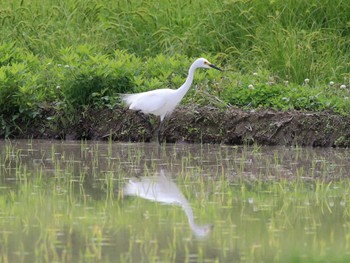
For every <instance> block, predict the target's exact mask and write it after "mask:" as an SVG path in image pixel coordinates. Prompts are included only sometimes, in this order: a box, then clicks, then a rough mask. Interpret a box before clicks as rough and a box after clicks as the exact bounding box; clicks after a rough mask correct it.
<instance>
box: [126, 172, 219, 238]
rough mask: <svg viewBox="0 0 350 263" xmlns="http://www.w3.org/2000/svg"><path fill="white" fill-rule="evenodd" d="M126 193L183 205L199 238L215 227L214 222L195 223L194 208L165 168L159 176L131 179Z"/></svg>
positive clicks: (194, 232) (189, 221)
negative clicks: (205, 223)
mask: <svg viewBox="0 0 350 263" xmlns="http://www.w3.org/2000/svg"><path fill="white" fill-rule="evenodd" d="M124 195H130V196H137V197H141V198H144V199H147V200H151V201H155V202H160V203H164V204H169V205H178V206H181V207H182V209H183V210H184V211H185V213H186V216H187V218H188V223H189V225H190V227H191V229H192V232H193V234H194V235H195V236H196V237H198V238H204V237H206V236H207V235H208V234H209V233H210V231H211V229H212V228H213V225H212V224H207V225H197V224H196V223H195V221H194V216H193V212H192V208H191V206H190V204H189V203H188V201H187V199H186V198H185V197H184V195H183V194H182V193H181V191H180V189H179V188H178V187H177V185H176V184H175V183H174V182H172V181H171V180H170V178H168V177H167V176H165V175H164V171H163V170H161V171H160V174H159V175H158V176H143V177H140V178H133V179H130V180H129V182H128V183H127V184H126V185H125V187H124Z"/></svg>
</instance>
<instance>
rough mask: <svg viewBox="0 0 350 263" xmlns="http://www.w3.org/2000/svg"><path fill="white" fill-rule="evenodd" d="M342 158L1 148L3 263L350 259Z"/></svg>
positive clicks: (25, 144)
mask: <svg viewBox="0 0 350 263" xmlns="http://www.w3.org/2000/svg"><path fill="white" fill-rule="evenodd" d="M349 159H350V154H349V151H348V150H347V149H331V148H329V149H328V148H327V149H318V148H300V147H293V148H288V147H259V146H251V147H244V146H242V147H233V146H224V145H194V144H168V145H162V146H159V145H157V144H142V143H108V142H58V141H37V140H31V141H26V140H25V141H1V142H0V180H1V186H0V204H1V205H0V251H1V260H0V261H1V262H349V260H350V254H349V253H350V229H349V228H350V220H349V219H350V214H349V212H350V210H349V202H350V200H349V187H350V183H349V182H350V181H349V179H348V178H349V171H350V170H349V168H350V160H349Z"/></svg>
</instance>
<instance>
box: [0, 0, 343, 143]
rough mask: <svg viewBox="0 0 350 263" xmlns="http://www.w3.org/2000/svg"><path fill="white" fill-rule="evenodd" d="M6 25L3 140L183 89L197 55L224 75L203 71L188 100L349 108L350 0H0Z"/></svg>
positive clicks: (0, 69)
mask: <svg viewBox="0 0 350 263" xmlns="http://www.w3.org/2000/svg"><path fill="white" fill-rule="evenodd" d="M0 23H1V30H0V41H1V42H0V129H1V131H0V134H2V135H5V136H7V135H10V134H11V129H12V127H15V126H16V125H18V123H19V122H20V123H22V124H23V123H28V125H30V123H33V122H34V121H39V120H41V119H42V118H43V117H45V116H46V113H47V112H52V111H56V112H57V111H59V112H65V113H66V114H65V116H69V115H70V114H69V113H73V114H74V112H76V111H80V112H81V111H84V110H86V109H87V108H89V107H114V106H115V105H116V104H118V103H120V101H119V100H118V94H119V93H124V92H129V93H131V92H138V91H145V90H150V89H155V88H162V87H170V88H177V87H179V86H180V85H181V84H182V82H183V81H184V79H185V77H186V74H187V70H188V68H189V66H190V64H191V63H192V62H193V60H194V59H195V58H197V57H202V56H203V57H206V58H208V59H209V60H210V61H211V62H212V63H215V64H218V65H219V66H220V67H222V68H224V69H225V70H226V71H225V72H224V73H221V72H216V71H214V70H207V71H205V70H198V72H197V74H196V76H195V83H194V84H195V85H194V87H195V88H192V89H191V90H190V94H189V95H188V96H186V97H185V101H184V103H188V102H189V101H190V102H192V103H193V102H195V103H198V104H203V105H204V104H208V103H209V104H214V106H217V107H224V106H226V105H236V106H239V107H253V108H257V107H271V108H274V109H280V110H288V109H305V110H317V111H319V110H332V111H335V112H338V113H341V114H349V113H350V102H349V97H350V94H349V93H350V91H349V90H350V1H348V0H309V1H303V0H275V1H274V0H271V1H264V0H232V1H215V0H192V1H170V0H166V1H155V0H151V1H149V0H147V1H139V0H137V1H136V0H119V1H107V0H87V1H86V0H78V1H76V0H74V1H73V0H65V1H60V2H57V1H53V0H44V1H37V0H31V1H26V0H22V1H10V0H3V1H2V4H1V7H0ZM305 79H308V80H309V81H306V82H305ZM67 113H68V114H67ZM53 118H55V117H52V116H51V117H49V119H48V121H51V119H53ZM52 121H54V120H52ZM68 121H69V120H68Z"/></svg>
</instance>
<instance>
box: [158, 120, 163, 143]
mask: <svg viewBox="0 0 350 263" xmlns="http://www.w3.org/2000/svg"><path fill="white" fill-rule="evenodd" d="M162 127H163V121H162V120H161V121H160V123H159V126H158V143H159V144H162V140H161V131H162Z"/></svg>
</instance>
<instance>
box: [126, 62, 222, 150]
mask: <svg viewBox="0 0 350 263" xmlns="http://www.w3.org/2000/svg"><path fill="white" fill-rule="evenodd" d="M197 68H215V69H217V70H220V71H223V70H222V69H220V68H218V67H217V66H215V65H213V64H211V63H210V62H209V61H208V60H206V59H205V58H198V59H196V61H195V62H193V64H192V65H191V67H190V69H189V71H188V76H187V78H186V81H185V83H184V84H182V86H181V87H180V88H178V89H156V90H151V91H146V92H141V93H136V94H123V95H122V99H123V101H124V102H125V103H126V104H127V105H128V106H129V109H131V110H136V111H141V112H143V113H145V114H153V115H156V116H160V124H159V127H158V142H159V143H161V140H160V131H161V128H162V124H163V120H164V118H165V117H166V116H169V115H170V114H171V113H172V112H173V111H174V109H175V108H176V106H177V105H178V104H179V103H180V101H181V100H182V98H183V97H184V96H185V94H186V93H187V91H188V90H189V88H190V86H191V84H192V81H193V75H194V71H195V70H196V69H197Z"/></svg>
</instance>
